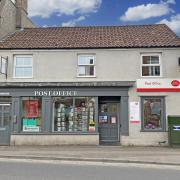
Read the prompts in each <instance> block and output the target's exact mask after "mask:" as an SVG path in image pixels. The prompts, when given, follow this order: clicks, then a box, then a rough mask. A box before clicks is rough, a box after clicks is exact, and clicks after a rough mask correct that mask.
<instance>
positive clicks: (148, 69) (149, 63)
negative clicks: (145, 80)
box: [141, 54, 162, 77]
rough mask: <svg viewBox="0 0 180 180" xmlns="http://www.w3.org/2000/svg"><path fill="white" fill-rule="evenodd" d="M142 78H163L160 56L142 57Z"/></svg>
mask: <svg viewBox="0 0 180 180" xmlns="http://www.w3.org/2000/svg"><path fill="white" fill-rule="evenodd" d="M141 66H142V67H141V68H142V74H141V75H142V76H144V77H156V76H157V77H159V76H161V73H162V72H161V62H160V55H159V54H154V55H142V56H141Z"/></svg>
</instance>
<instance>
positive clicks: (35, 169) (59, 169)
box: [0, 159, 180, 180]
mask: <svg viewBox="0 0 180 180" xmlns="http://www.w3.org/2000/svg"><path fill="white" fill-rule="evenodd" d="M36 179H37V180H152V179H154V180H170V179H173V180H179V179H180V167H179V168H178V167H177V168H172V167H165V166H151V165H130V164H119V165H117V164H115V165H113V164H103V163H85V162H79V163H78V162H72V163H71V162H68V163H67V162H60V163H57V162H54V163H52V162H51V163H49V162H41V161H35V160H34V161H26V160H24V161H19V160H14V161H13V160H2V159H1V160H0V180H36Z"/></svg>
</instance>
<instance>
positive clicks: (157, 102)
mask: <svg viewBox="0 0 180 180" xmlns="http://www.w3.org/2000/svg"><path fill="white" fill-rule="evenodd" d="M142 107H143V112H142V115H143V129H144V130H164V127H165V121H164V98H163V97H143V98H142Z"/></svg>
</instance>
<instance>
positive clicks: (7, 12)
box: [0, 0, 35, 39]
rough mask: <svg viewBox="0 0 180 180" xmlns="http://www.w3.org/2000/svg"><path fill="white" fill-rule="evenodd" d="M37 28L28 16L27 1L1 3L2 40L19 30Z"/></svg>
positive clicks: (3, 0) (8, 0)
mask: <svg viewBox="0 0 180 180" xmlns="http://www.w3.org/2000/svg"><path fill="white" fill-rule="evenodd" d="M30 27H35V25H34V24H33V23H32V22H31V20H30V19H29V18H28V16H27V1H26V0H23V1H21V0H17V1H16V3H13V2H12V1H11V0H1V1H0V39H2V38H4V37H5V36H7V35H8V34H9V33H13V32H14V31H16V30H17V29H21V28H30Z"/></svg>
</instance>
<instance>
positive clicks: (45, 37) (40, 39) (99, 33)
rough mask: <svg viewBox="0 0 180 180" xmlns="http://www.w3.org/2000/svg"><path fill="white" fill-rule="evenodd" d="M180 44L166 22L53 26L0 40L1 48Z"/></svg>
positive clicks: (169, 45) (20, 31)
mask: <svg viewBox="0 0 180 180" xmlns="http://www.w3.org/2000/svg"><path fill="white" fill-rule="evenodd" d="M143 47H144V48H149V47H180V39H179V38H178V37H177V36H176V34H175V33H174V32H173V31H172V30H171V29H170V28H169V27H168V26H166V25H164V24H155V25H129V26H95V27H91V26H90V27H51V28H29V29H24V30H19V31H16V32H15V33H13V34H12V35H10V36H8V37H7V38H6V39H5V40H3V41H2V42H1V43H0V49H84V48H92V49H94V48H143Z"/></svg>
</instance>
